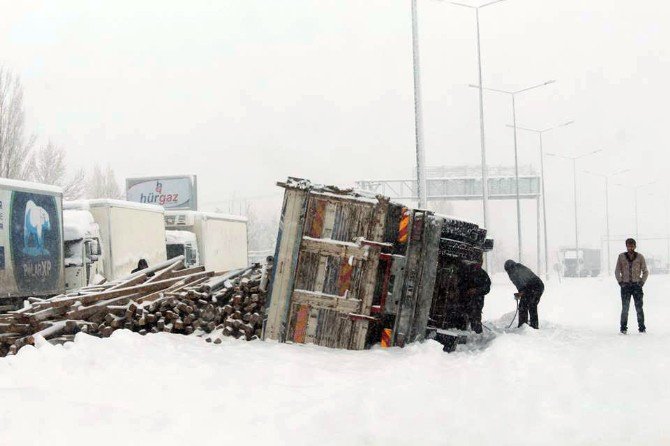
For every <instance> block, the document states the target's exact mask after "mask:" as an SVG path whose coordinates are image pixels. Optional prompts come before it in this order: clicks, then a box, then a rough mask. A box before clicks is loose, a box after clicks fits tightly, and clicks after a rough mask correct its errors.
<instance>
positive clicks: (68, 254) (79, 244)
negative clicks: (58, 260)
mask: <svg viewBox="0 0 670 446" xmlns="http://www.w3.org/2000/svg"><path fill="white" fill-rule="evenodd" d="M63 245H64V250H65V289H66V290H67V291H70V290H77V289H79V288H82V287H85V286H87V285H91V284H95V283H101V282H104V280H105V277H104V274H105V273H104V267H103V265H104V261H103V258H102V242H101V236H100V226H99V225H98V224H97V223H96V222H95V220H94V219H93V214H91V209H90V207H89V204H88V202H86V201H66V202H65V203H63Z"/></svg>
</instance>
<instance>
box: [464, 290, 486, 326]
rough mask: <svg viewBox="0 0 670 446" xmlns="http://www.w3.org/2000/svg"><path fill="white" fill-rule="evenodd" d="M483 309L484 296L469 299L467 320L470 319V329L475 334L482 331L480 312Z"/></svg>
mask: <svg viewBox="0 0 670 446" xmlns="http://www.w3.org/2000/svg"><path fill="white" fill-rule="evenodd" d="M483 309H484V296H475V297H473V298H471V299H470V302H469V304H468V319H470V328H471V329H472V331H474V332H475V333H481V332H482V331H483V330H482V310H483Z"/></svg>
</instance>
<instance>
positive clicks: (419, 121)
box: [412, 0, 428, 209]
mask: <svg viewBox="0 0 670 446" xmlns="http://www.w3.org/2000/svg"><path fill="white" fill-rule="evenodd" d="M416 1H417V0H412V62H413V67H414V134H415V139H416V184H417V186H416V187H417V196H418V197H419V206H418V207H419V208H420V209H425V208H426V207H427V204H428V203H427V196H426V169H425V164H426V159H425V154H424V148H423V114H422V109H421V73H420V61H419V23H418V14H417V6H416Z"/></svg>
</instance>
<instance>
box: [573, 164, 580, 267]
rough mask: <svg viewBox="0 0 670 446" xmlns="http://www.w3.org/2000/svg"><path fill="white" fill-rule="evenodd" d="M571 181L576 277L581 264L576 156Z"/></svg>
mask: <svg viewBox="0 0 670 446" xmlns="http://www.w3.org/2000/svg"><path fill="white" fill-rule="evenodd" d="M572 183H573V193H574V200H575V256H576V257H575V259H576V261H577V277H580V273H581V265H580V264H579V226H578V225H577V158H573V159H572Z"/></svg>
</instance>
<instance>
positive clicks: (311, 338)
mask: <svg viewBox="0 0 670 446" xmlns="http://www.w3.org/2000/svg"><path fill="white" fill-rule="evenodd" d="M318 326H319V309H318V308H310V309H309V314H308V320H307V330H306V331H305V341H304V342H305V343H306V344H316V343H317V340H316V331H317V328H318Z"/></svg>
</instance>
